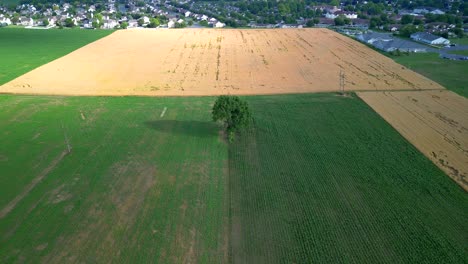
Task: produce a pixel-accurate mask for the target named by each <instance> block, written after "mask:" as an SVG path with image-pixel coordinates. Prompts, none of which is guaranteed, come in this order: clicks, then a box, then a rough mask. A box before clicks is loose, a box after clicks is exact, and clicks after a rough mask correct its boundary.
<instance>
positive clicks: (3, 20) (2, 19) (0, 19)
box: [0, 15, 11, 26]
mask: <svg viewBox="0 0 468 264" xmlns="http://www.w3.org/2000/svg"><path fill="white" fill-rule="evenodd" d="M0 25H7V26H9V25H11V20H10V19H9V18H7V17H4V16H3V15H0Z"/></svg>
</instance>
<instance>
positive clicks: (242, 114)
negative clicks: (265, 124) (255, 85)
mask: <svg viewBox="0 0 468 264" xmlns="http://www.w3.org/2000/svg"><path fill="white" fill-rule="evenodd" d="M212 113H213V121H215V122H216V121H222V122H223V123H224V125H225V127H226V130H227V132H228V136H229V141H232V140H233V139H234V133H235V132H238V131H240V130H241V129H242V128H245V127H247V126H248V125H249V123H250V121H251V119H252V115H251V113H250V110H249V106H248V105H247V102H245V101H242V100H241V99H240V98H239V97H237V96H228V95H221V96H219V97H218V99H216V102H215V104H214V106H213V112H212Z"/></svg>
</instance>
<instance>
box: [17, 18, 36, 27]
mask: <svg viewBox="0 0 468 264" xmlns="http://www.w3.org/2000/svg"><path fill="white" fill-rule="evenodd" d="M20 24H21V25H22V26H31V27H32V26H34V19H32V18H27V17H20Z"/></svg>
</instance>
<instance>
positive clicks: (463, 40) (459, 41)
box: [450, 37, 468, 45]
mask: <svg viewBox="0 0 468 264" xmlns="http://www.w3.org/2000/svg"><path fill="white" fill-rule="evenodd" d="M450 42H451V43H455V44H457V45H468V37H464V38H451V39H450Z"/></svg>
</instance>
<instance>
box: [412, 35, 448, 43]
mask: <svg viewBox="0 0 468 264" xmlns="http://www.w3.org/2000/svg"><path fill="white" fill-rule="evenodd" d="M410 37H411V39H413V40H415V41H419V42H422V43H426V44H431V45H449V44H450V40H448V39H446V38H443V37H439V36H436V35H433V34H430V33H427V32H416V33H414V34H411V36H410Z"/></svg>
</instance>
